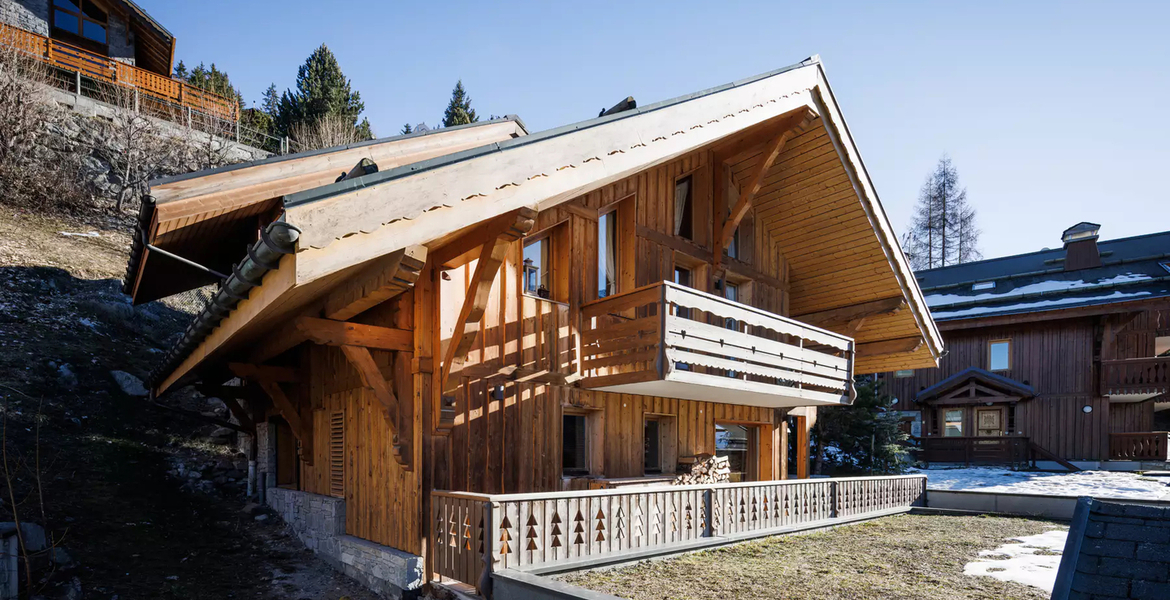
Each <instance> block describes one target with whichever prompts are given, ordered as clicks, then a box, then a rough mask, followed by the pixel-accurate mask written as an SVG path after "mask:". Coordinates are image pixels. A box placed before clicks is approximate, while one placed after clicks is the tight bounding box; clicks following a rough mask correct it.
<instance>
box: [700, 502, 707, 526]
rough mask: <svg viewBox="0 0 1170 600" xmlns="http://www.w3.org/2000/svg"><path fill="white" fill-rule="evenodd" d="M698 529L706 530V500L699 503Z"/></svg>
mask: <svg viewBox="0 0 1170 600" xmlns="http://www.w3.org/2000/svg"><path fill="white" fill-rule="evenodd" d="M699 529H700V530H701V531H702V532H706V531H707V503H706V502H704V503H702V504H700V505H699Z"/></svg>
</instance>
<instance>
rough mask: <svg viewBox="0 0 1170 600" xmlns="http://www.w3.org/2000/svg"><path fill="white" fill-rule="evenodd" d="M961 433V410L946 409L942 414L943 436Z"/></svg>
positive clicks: (953, 435)
mask: <svg viewBox="0 0 1170 600" xmlns="http://www.w3.org/2000/svg"><path fill="white" fill-rule="evenodd" d="M962 435H963V411H962V410H961V409H960V410H948V411H946V413H945V414H944V416H943V436H945V437H962Z"/></svg>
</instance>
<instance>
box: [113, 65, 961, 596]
mask: <svg viewBox="0 0 1170 600" xmlns="http://www.w3.org/2000/svg"><path fill="white" fill-rule="evenodd" d="M633 105H634V103H633V101H632V99H627V100H626V101H623V103H622V105H619V106H618V107H615V109H613V110H611V111H609V113H610V114H606V115H604V116H601V117H599V118H596V119H591V120H588V121H584V122H581V123H577V124H575V125H570V126H567V127H563V128H559V129H553V130H550V131H546V132H542V133H538V134H529V133H528V132H527V131H526V130H525V128H524V126H523V124H522V123H521V122H520V121H519V120H518V119H516V118H514V117H509V118H505V119H500V120H493V121H487V122H483V123H477V124H473V125H468V126H462V127H453V128H448V129H439V130H435V131H431V132H426V133H424V134H414V135H406V136H399V137H393V138H387V139H382V140H374V141H371V142H368V143H363V144H357V145H354V146H348V147H343V148H334V149H329V150H325V151H320V152H314V153H307V154H297V155H289V156H282V157H276V158H272V159H268V160H264V161H260V162H255V163H247V164H242V165H236V166H233V167H227V168H222V169H216V170H212V171H207V172H202V173H196V174H192V175H186V176H181V177H175V178H170V179H165V180H160V181H156V182H153V184H152V186H151V192H150V194H151V196H150V197H148V198H146V199H145V201H144V204H143V211H142V214H141V215H140V227H139V235H138V236H137V237H136V243H135V246H134V249H133V251H132V256H131V259H130V264H129V267H128V271H127V277H126V290H127V293H130V294H132V295H133V296H134V299H135V301H136V302H143V301H147V300H151V299H154V298H159V297H162V296H166V295H169V294H174V293H178V292H181V291H184V290H189V289H192V288H195V287H197V286H202V285H205V284H208V283H214V282H216V281H219V283H220V286H219V291H218V293H217V294H216V297H215V299H214V300H213V302H212V303H211V305H209V307H208V308H207V309H206V310H205V311H204V312H203V314H201V315H199V316H198V317H197V318H196V319H195V321H194V322H193V323H192V325H191V327H190V328H188V330H187V332H186V334H185V335H184V336H183V338H182V339H181V340H180V341H179V342H178V343H177V344H176V346H175V347H174V348H173V349H172V350H171V351H170V352H169V353H168V354H167V356H166V358H165V360H164V361H163V363H162V364H161V365H160V366H159V367H158V369H157V370H156V371H155V373H154V375H153V377H152V381H151V382H150V385H151V386H152V391H153V393H154V394H155V396H156V397H157V398H159V399H160V400H161V401H164V402H165V400H166V395H167V393H168V392H169V391H171V390H174V389H176V388H178V387H181V386H184V385H189V384H194V385H197V386H199V387H200V388H201V389H202V390H204V391H205V392H206V393H209V394H214V395H217V396H219V397H222V398H224V399H225V401H227V402H229V404H230V405H231V407H232V409H233V412H234V414H235V415H236V417H237V419H238V420H239V421H240V423H242V424H243V427H244V428H245V429H247V430H252V429H253V428H254V429H255V432H256V434H257V435H256V439H257V449H256V453H257V454H256V455H257V467H256V468H257V470H258V471H259V472H261V473H263V475H262V476H261V477H260V482H261V486H260V488H261V491H262V492H263V493H264V494H266V495H267V501H268V502H269V504H271V505H273V506H274V507H276V508H277V509H278V510H280V511H281V512H282V514H284V515H285V516H286V518H288V519H290V520H291V521H293V522H294V527H296V526H297V525H296V523H297V522H299V521H298V520H299V519H301V517H300V516H298V515H303V514H304V513H305V511H313V510H319V509H320V506H321V505H322V504H321V502H324V500H322V499H325V500H330V499H331V500H334V501H336V502H339V503H340V505H339V506H342V507H343V509H340V510H342V512H343V517H340V518H337V517H336V514H337V513H336V512H335V511H333V509H330V511H331V512H329V513H328V516H326V517H322V518H321V519H316V520H310V521H312V522H313V523H318V524H319V523H320V522H321V520H322V519H324V520H325V521H326V522H330V523H333V522H334V521H329V519H337V520H336V527H335V529H334V530H331V531H332V533H329V534H328V535H326V534H321V535H325V537H326V538H328V540H330V541H328V542H322V541H320V540H321V539H324V538H316V537H313V536H314V535H317V534H310V533H304V531H308V529H298V531H302V533H301V535H302V537H306V536H308V537H309V538H312V539H313V541H312V542H311V544H310V545H312V546H313V547H314V548H316V549H317V550H318V552H320V553H321V554H322V555H325V556H332V555H333V554H331V553H334V551H335V550H336V544H358V543H360V544H366V545H372V546H376V548H377V552H382V553H383V554H380V555H379V556H392V557H396V558H393V560H391V559H389V558H388V559H386V560H391V562H393V561H399V562H393V564H395V565H398V564H402V565H415V564H416V563H415V562H412V561H423V560H424V559H425V561H424V562H418V563H417V564H419V565H425V567H418V569H419V570H420V574H417V577H415V575H410V576H400V575H399V573H401V572H403V569H405V570H406V571H410V569H412V568H415V567H409V566H407V567H401V568H398V567H395V568H397V569H398V570H397V571H395V575H394V576H393V577H391V576H390V575H386V576H385V577H383V578H382V579H381V580H378V581H371V584H372V585H375V587H378V586H382V585H383V584H386V583H385V582H386V581H389V582H390V583H388V584H386V585H388V586H389V587H387V588H386V589H388V590H390V591H392V592H394V593H398V592H400V591H402V590H406V589H411V588H413V587H417V585H421V583H422V582H424V581H430V580H431V579H433V578H435V577H440V576H441V577H444V578H451V579H455V580H459V581H463V582H466V583H472V584H475V583H477V582H478V580H479V578H480V577H481V576H482V575H483V574H484V573H485V572H488V571H492V570H493V569H498V568H504V567H509V568H510V567H511V566H513V565H516V564H523V565H528V566H532V565H536V564H546V563H550V562H557V561H562V562H563V561H564V560H569V559H582V558H584V557H587V556H593V555H596V554H605V553H608V552H629V551H632V550H637V549H639V548H648V547H651V546H653V547H677V545H678V544H682V543H691V544H694V543H697V541H700V540H701V539H707V538H711V537H712V536H719V535H725V534H727V533H728V532H731V531H735V532H738V533H737V535H746V534H747V533H748V532H750V531H773V530H774V529H775V528H776V527H782V526H789V525H792V524H795V523H797V522H805V521H813V520H818V519H830V518H846V517H849V516H851V515H860V514H871V513H873V511H882V510H893V509H896V508H897V507H901V506H908V505H909V504H910V503H913V502H916V501H918V499H920V498H921V493H923V492H922V490H924V484H923V483H922V482H923V480H922V478H920V477H919V478H914V477H911V478H872V479H867V480H841V481H836V480H832V481H830V480H817V481H812V480H809V481H803V482H802V481H795V480H794V481H786V480H789V479H793V478H799V477H806V476H807V468H808V456H807V449H808V431H809V428H810V427H811V426H812V424H813V422H814V421H815V419H816V407H818V406H837V405H841V404H847V403H849V402H851V400H852V398H853V393H854V392H853V387H852V380H853V374H854V373H855V372H860V373H872V372H877V371H892V370H897V369H927V368H932V367H934V366H935V365H936V364H937V360H938V358H939V356H940V355H941V354H942V350H943V347H942V341H941V337H940V335H939V333H938V331H937V330H936V328H935V325H934V323H933V321H932V320H931V317H930V314H929V311H928V308H927V305H926V303H925V301H924V299H923V297H922V295H921V293H920V291H919V289H918V286H917V284H916V282H915V280H914V277H913V274H912V272H911V271H910V269H909V267H908V266H907V263H906V261H905V258H904V256H903V254H902V252H901V250H900V248H899V246H898V243H897V240H896V239H895V235H894V233H893V230H892V228H891V227H890V225H889V222H888V220H887V218H886V215H885V213H884V212H883V210H882V208H881V205H880V203H879V201H878V198H877V195H876V193H875V192H874V189H873V185H872V183H871V182H870V180H869V177H868V176H867V174H866V172H865V168H864V165H863V164H862V163H861V159H860V155H859V154H858V151H857V148H856V146H855V145H854V142H853V140H852V138H851V136H850V134H849V130H848V128H847V126H846V124H845V121H844V120H843V119H842V117H841V115H840V112H839V108H838V106H837V104H836V101H835V100H834V98H833V94H832V91H831V89H830V88H829V85H828V83H827V81H826V79H825V75H824V71H823V68H822V66H821V64H820V61H819V59H817V58H811V59H808V60H806V61H804V62H802V63H799V64H796V65H793V66H790V67H787V68H784V69H780V70H778V71H774V72H771V73H766V74H764V75H761V76H758V77H753V78H751V79H747V80H744V81H739V82H736V83H733V84H729V85H725V86H721V87H717V88H713V89H710V90H706V91H703V92H699V93H696V94H692V95H689V96H685V97H682V98H678V99H675V100H669V101H666V102H661V103H658V104H653V105H649V106H642V107H637V108H634V106H633ZM790 446H791V447H793V448H796V451H795V452H793V453H790V451H789V448H790ZM707 454H715V455H720V456H723V457H726V458H727V463H728V464H729V465H730V468H729V470H730V473H729V478H730V479H731V481H732V483H727V484H720V485H714V486H708V487H704V488H702V489H699V488H697V487H694V486H676V487H662V486H654V485H651V484H656V483H669V482H670V481H671V480H673V479H674V473H675V471H676V468H677V467H678V465H679V464H680V463H684V464H685V463H688V462H691V461H694V460H701V459H702V456H703V455H707ZM562 490H575V491H572V492H563V491H562ZM565 494H568V495H565ZM306 498H311V499H313V500H312V502H311V503H308V504H306V503H307V502H309V501H308V500H305V499H306ZM733 504H734V505H735V506H737V507H738V508H737V509H736V511H739V512H738V513H737V514H740V517H735V516H734V515H733V514H732V512H735V511H733ZM749 505H750V506H751V507H752V508H751V509H749V508H748V506H749ZM492 507H494V508H492ZM724 508H726V511H727V512H724ZM492 510H494V511H495V512H494V513H493V512H491V511H492ZM586 515H587V516H586ZM586 520H588V523H584V521H586ZM586 525H587V526H588V527H589V533H588V534H585V533H583V532H584V529H583V528H584V527H585V526H586ZM305 527H308V528H310V529H312V527H311V526H310V525H306V526H305ZM521 528H524V531H520V529H521ZM320 529H321V528H320V527H316V529H314V531H317V530H320ZM334 534H336V536H335V537H329V536H333V535H334ZM522 537H523V541H521V538H522ZM586 538H588V540H586ZM337 540H340V541H337ZM355 540H357V541H355ZM485 540H486V542H485ZM307 543H308V542H307ZM485 544H486V545H485ZM672 545H674V546H672ZM326 546H328V548H326ZM347 547H348V546H347ZM363 547H367V546H363ZM339 552H340V554H339V555H340V556H349V557H350V560H351V561H352V560H359V561H360V560H361V558H360V557H363V556H367V555H368V552H366V551H360V552H359V551H357V550H354V551H349V550H344V549H343V550H341V551H339ZM369 552H374V551H372V550H371V551H369ZM354 556H358V557H359V559H353V557H354ZM420 557H421V558H420ZM485 561H486V562H485ZM516 561H520V563H517V562H516ZM341 567H342V568H343V569H345V570H346V572H348V573H351V574H353V575H355V576H358V577H364V578H366V579H367V580H369V579H370V578H371V577H373V576H370V575H369V573H371V572H373V571H369V570H363V568H362V567H360V566H355V565H354V564H350V563H345V564H343V565H341ZM395 568H391V567H379V569H381V571H379V572H382V573H386V572H389V571H393V570H394V569H395ZM410 572H411V573H413V571H410ZM375 579H376V578H375Z"/></svg>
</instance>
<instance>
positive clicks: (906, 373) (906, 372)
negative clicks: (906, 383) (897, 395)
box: [894, 369, 914, 379]
mask: <svg viewBox="0 0 1170 600" xmlns="http://www.w3.org/2000/svg"><path fill="white" fill-rule="evenodd" d="M913 376H914V369H903V370H901V371H894V379H906V378H908V377H913Z"/></svg>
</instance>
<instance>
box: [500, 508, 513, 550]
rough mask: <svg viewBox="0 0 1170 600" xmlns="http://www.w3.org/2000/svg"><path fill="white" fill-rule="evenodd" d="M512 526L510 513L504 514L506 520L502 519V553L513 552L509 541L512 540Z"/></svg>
mask: <svg viewBox="0 0 1170 600" xmlns="http://www.w3.org/2000/svg"><path fill="white" fill-rule="evenodd" d="M511 528H512V522H511V521H509V520H508V515H504V520H503V521H500V539H499V541H500V554H511V553H512V547H511V546H509V545H508V542H510V541H512V533H511V532H510V531H509V530H510V529H511Z"/></svg>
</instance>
